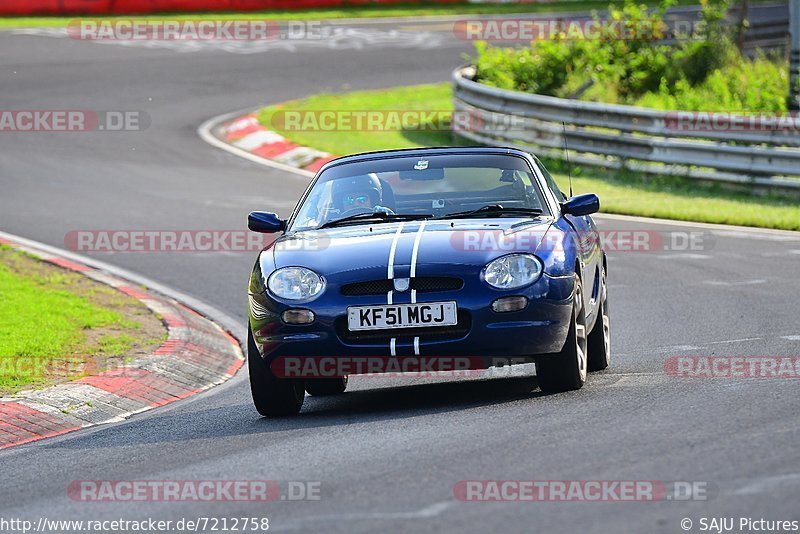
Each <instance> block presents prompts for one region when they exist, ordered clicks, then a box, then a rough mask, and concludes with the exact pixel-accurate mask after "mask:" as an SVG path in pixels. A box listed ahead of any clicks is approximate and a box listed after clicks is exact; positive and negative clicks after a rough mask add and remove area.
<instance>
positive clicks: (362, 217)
mask: <svg viewBox="0 0 800 534" xmlns="http://www.w3.org/2000/svg"><path fill="white" fill-rule="evenodd" d="M430 217H432V215H431V214H430V213H420V214H417V213H414V214H411V213H407V214H403V213H386V212H383V211H376V212H373V213H357V214H355V215H350V216H348V217H342V218H341V219H334V220H332V221H328V222H326V223H325V224H322V225H320V226H319V227H317V229H318V230H321V229H323V228H330V227H332V226H339V225H340V224H348V223H351V222H362V221H377V222H389V221H416V220H418V219H428V218H430Z"/></svg>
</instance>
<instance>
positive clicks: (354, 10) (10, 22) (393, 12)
mask: <svg viewBox="0 0 800 534" xmlns="http://www.w3.org/2000/svg"><path fill="white" fill-rule="evenodd" d="M642 3H643V4H646V5H653V6H654V5H656V3H657V2H656V1H655V0H644V1H643V2H642ZM695 4H697V1H696V0H678V2H677V5H695ZM606 8H608V1H607V0H588V1H586V2H581V1H579V0H561V1H552V2H541V3H535V4H525V5H519V4H513V3H488V4H468V3H465V4H449V5H419V4H407V5H396V6H389V7H387V6H358V7H356V6H347V7H342V8H338V9H288V10H287V9H283V10H277V9H276V10H263V11H249V12H212V13H185V12H184V13H158V14H152V15H131V16H124V15H119V16H114V17H98V16H93V15H87V16H84V17H81V16H77V15H76V16H68V17H0V28H3V27H6V28H19V27H39V26H66V25H67V24H68V23H69V22H70V21H74V20H76V19H80V18H86V19H103V20H113V19H115V18H116V19H124V20H137V21H144V20H163V19H165V18H169V19H170V20H195V21H201V20H275V21H280V20H333V19H350V18H354V19H355V18H388V17H424V16H448V15H450V16H457V15H502V14H510V13H556V12H569V11H580V12H588V11H591V10H593V9H596V10H604V9H606Z"/></svg>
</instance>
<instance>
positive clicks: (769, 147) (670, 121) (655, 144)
mask: <svg viewBox="0 0 800 534" xmlns="http://www.w3.org/2000/svg"><path fill="white" fill-rule="evenodd" d="M474 74H475V70H474V67H461V68H459V69H456V70H455V71H454V72H453V81H454V90H453V103H454V106H455V110H456V111H457V112H460V113H459V114H457V115H456V116H455V119H454V125H453V129H454V131H455V132H456V134H457V135H460V136H461V137H464V138H466V139H468V140H470V141H473V142H477V143H481V144H489V145H504V146H513V147H517V148H521V149H524V150H533V151H535V152H536V153H537V154H538V155H545V156H550V157H556V158H561V157H563V149H564V135H565V131H564V130H565V129H566V137H567V140H568V145H569V149H570V152H571V153H576V155H574V156H571V157H572V159H573V161H576V162H579V163H584V164H589V165H598V166H602V167H612V168H628V169H632V170H637V171H642V172H649V173H656V174H672V175H682V176H688V177H691V178H698V179H703V180H713V181H720V182H727V183H734V184H747V185H751V186H762V187H764V188H769V189H775V188H778V189H790V190H794V191H800V135H798V133H797V130H793V131H791V132H786V131H730V130H728V131H715V130H713V129H711V130H709V131H702V132H699V131H690V130H684V129H681V128H679V127H676V122H677V121H679V120H680V118H681V115H680V113H691V112H666V111H659V110H654V109H648V108H640V107H634V106H621V105H614V104H602V103H596V102H583V101H580V100H571V99H564V98H556V97H551V96H544V95H537V94H532V93H522V92H517V91H508V90H504V89H498V88H495V87H490V86H487V85H483V84H480V83H477V82H475V81H473V77H474ZM459 117H461V118H459ZM463 117H468V118H469V119H468V120H463ZM562 121H563V123H564V124H565V125H566V126H564V125H562ZM798 121H799V122H800V119H798ZM734 143H735V144H734Z"/></svg>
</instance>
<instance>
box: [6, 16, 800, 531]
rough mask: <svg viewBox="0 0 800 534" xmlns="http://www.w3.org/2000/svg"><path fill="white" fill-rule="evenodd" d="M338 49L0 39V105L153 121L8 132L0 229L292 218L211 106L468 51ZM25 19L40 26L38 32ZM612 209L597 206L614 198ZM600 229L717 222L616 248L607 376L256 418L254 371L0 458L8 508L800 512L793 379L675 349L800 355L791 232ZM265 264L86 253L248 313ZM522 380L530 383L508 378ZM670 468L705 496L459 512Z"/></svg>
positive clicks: (355, 386) (299, 525)
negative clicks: (205, 483) (274, 487)
mask: <svg viewBox="0 0 800 534" xmlns="http://www.w3.org/2000/svg"><path fill="white" fill-rule="evenodd" d="M352 27H353V28H358V29H359V30H358V32H354V33H352V34H351V35H350V36H349V38H348V39H343V40H342V42H339V43H337V44H336V46H335V47H333V48H331V47H330V46H321V45H319V44H315V45H297V46H295V47H293V48H270V49H265V50H249V51H246V52H244V53H242V51H241V50H220V49H214V48H200V49H193V50H189V49H180V48H174V47H166V46H165V47H162V46H154V47H143V46H119V45H111V44H98V43H92V42H85V41H76V40H72V39H69V38H66V37H64V36H58V35H51V34H47V32H44V33H45V34H43V35H29V34H24V33H23V34H17V33H15V32H12V31H2V32H0V107H2V108H3V109H92V110H139V111H145V112H146V113H147V114H148V115H149V116H150V118H151V121H152V123H151V125H150V126H149V128H147V129H146V130H145V131H142V132H99V131H98V132H90V133H41V132H38V133H33V132H31V133H16V134H12V133H0V143H1V144H0V147H2V148H1V149H0V229H2V230H5V231H8V232H11V233H14V234H17V235H21V236H24V237H27V238H31V239H35V240H39V241H42V242H45V243H48V244H51V245H55V246H60V247H63V246H64V235H65V233H66V232H68V231H70V230H87V229H100V230H102V229H137V230H142V229H151V230H155V229H230V230H234V229H243V228H244V227H245V221H246V215H247V213H248V212H249V211H250V210H257V209H264V210H274V211H277V212H279V213H280V214H282V215H286V214H288V213H289V211H290V210H291V208H292V207H293V206H294V203H295V201H296V199H297V198H298V196H299V195H300V193H301V192H302V190H303V189H304V187H305V186H306V180H305V179H303V178H301V177H298V176H295V175H292V174H286V173H283V172H279V171H276V170H272V169H269V168H266V167H262V166H259V165H256V164H254V163H251V162H248V161H245V160H242V159H240V158H237V157H236V156H233V155H230V154H228V153H226V152H224V151H221V150H219V149H216V148H213V147H211V146H209V145H208V144H206V143H205V142H204V141H202V140H201V139H200V138H199V137H198V136H197V133H196V129H197V127H198V126H199V125H200V124H201V123H202V122H204V121H205V120H207V119H209V118H210V117H213V116H215V115H219V114H222V113H226V112H230V111H233V110H236V109H243V108H249V107H253V106H256V105H259V104H266V103H273V102H280V101H284V100H288V99H291V98H294V97H298V96H302V95H307V94H313V93H317V92H320V91H325V90H334V91H335V90H342V89H348V88H354V89H367V88H380V87H389V86H394V85H405V84H416V83H423V82H437V81H445V80H447V79H448V77H449V75H450V72H451V70H452V69H453V68H455V67H456V66H458V65H459V64H461V63H462V62H463V59H462V57H461V55H462V53H464V52H470V50H471V46H470V45H469V43H465V42H463V41H458V40H456V39H454V38H453V37H452V34H449V33H448V32H445V31H434V30H433V29H430V28H429V29H427V30H426V29H425V28H424V27H423V28H421V30H420V31H422V32H425V33H422V34H419V33H418V32H417V33H415V31H414V27H413V26H412V27H408V28H405V29H401V31H405V32H407V33H406V34H403V33H401V34H392V35H387V32H388V30H386V29H385V27H384V25H381V24H374V25H368V24H367V25H364V24H362V25H356V24H354V25H352ZM27 33H36V32H27ZM601 201H602V199H601ZM600 225H601V229H602V230H608V231H611V230H620V231H622V230H639V231H656V232H682V233H684V232H690V231H695V232H700V233H702V232H706V234H705V238H706V239H705V240H704V241H703V243H704V245H703V247H702V248H701V249H700V250H690V251H685V250H663V251H658V252H639V253H634V252H623V251H618V252H613V251H612V252H610V253H609V257H610V260H609V263H610V267H609V269H610V274H609V283H610V290H611V299H612V301H611V304H612V320H613V350H614V359H613V361H612V367H611V368H610V369H609V370H607V371H605V372H601V373H596V374H593V375H590V377H589V382H588V384H587V386H586V387H584V388H583V389H582V390H580V391H578V392H573V393H567V394H560V395H553V396H544V395H542V394H541V393H540V392H539V391H538V389H535V378H533V376H532V374H531V373H522V374H521V376H514V377H510V378H509V377H502V376H501V377H498V378H493V379H489V380H475V379H469V380H464V379H460V380H451V381H443V380H436V379H427V380H417V381H415V380H400V379H368V378H361V379H355V380H353V381H352V382H351V387H350V388H349V390H348V392H347V393H346V394H344V395H341V396H338V397H334V398H328V399H320V398H308V399H306V405H305V407H304V408H303V412H302V413H301V414H300V416H298V417H294V418H290V419H284V420H267V419H262V418H260V417H259V416H258V414H257V413H256V411H255V409H254V408H253V406H252V404H251V399H250V391H249V387H248V384H247V372H246V370H243V371H240V372H239V374H238V375H237V376H236V377H235V378H234V379H233V380H231V381H230V382H228V383H226V384H224V385H222V386H219V387H217V388H214V389H212V390H210V391H208V392H206V393H204V394H201V395H198V396H196V397H193V398H190V399H188V400H186V401H182V402H178V403H175V404H173V405H170V406H168V407H165V408H162V409H157V410H153V411H151V412H148V413H145V414H141V415H138V416H134V417H133V418H131V419H129V420H127V421H124V422H120V423H115V424H111V425H105V426H100V427H96V428H93V429H88V430H84V431H79V432H75V433H72V434H68V435H66V436H63V437H60V438H55V439H51V440H45V441H42V442H38V443H35V444H32V445H26V446H21V447H17V448H14V449H9V450H6V451H2V452H0V480H2V487H0V503H1V504H0V508H2V515H3V516H4V517H6V518H8V517H20V518H26V519H32V520H36V519H38V518H39V517H47V518H50V519H117V518H124V519H144V518H147V517H153V518H157V519H173V520H176V519H180V518H182V517H189V518H192V517H194V518H196V517H218V518H222V517H237V516H238V517H244V516H247V517H262V516H267V517H269V520H270V527H271V530H275V531H312V530H313V531H316V530H321V531H325V532H374V531H385V532H400V531H407V532H418V531H435V532H443V531H447V532H450V531H453V532H486V531H489V530H492V529H495V530H497V529H498V527H502V531H508V532H532V531H536V532H642V533H652V532H655V533H658V532H664V533H672V532H681V531H682V530H681V526H680V521H681V519H682V518H690V519H692V520H693V521H694V522H695V528H694V531H697V529H698V527H697V522H698V521H699V520H700V518H702V517H709V518H710V517H734V518H739V517H752V518H756V519H758V518H766V519H779V520H798V519H800V507H798V506H797V504H798V497H797V496H798V494H799V493H800V447H798V442H800V418H798V411H800V396H798V383H797V381H796V380H777V379H735V380H734V379H689V378H677V377H674V376H670V375H669V374H668V373H665V371H664V365H665V362H666V361H667V358H669V357H670V356H684V355H688V356H798V355H800V321H798V316H800V283H799V282H798V280H797V276H798V272H800V270H799V269H798V266H799V265H800V235H792V234H789V233H777V232H775V233H772V232H764V231H739V230H736V229H724V228H714V229H710V228H706V227H701V226H695V227H693V226H692V225H687V226H675V225H671V224H660V223H659V224H655V223H650V222H640V221H632V220H619V219H615V218H603V219H601V221H600ZM255 256H256V254H255V253H164V252H161V253H130V254H125V253H117V254H95V255H94V257H97V258H100V259H102V260H104V261H106V262H109V263H111V264H114V265H118V266H121V267H124V268H126V269H129V270H131V271H134V272H137V273H140V274H142V275H144V276H147V277H149V278H151V279H153V280H156V281H158V282H160V283H163V284H165V285H168V286H171V287H174V288H176V289H178V290H180V291H182V292H185V293H187V294H189V295H191V296H193V297H196V298H198V299H200V300H202V301H203V302H207V303H209V304H211V305H213V306H216V307H217V308H219V309H220V310H222V311H224V312H225V313H227V314H229V315H230V316H232V317H234V318H236V319H238V320H239V321H240V322H241V323H242V324H244V321H245V320H246V293H245V288H246V281H247V276H248V274H249V271H250V268H251V266H252V262H253V261H254V259H255ZM518 374H519V373H518ZM142 479H148V480H192V479H207V480H208V479H213V480H218V479H226V480H251V479H269V480H276V481H318V482H319V483H320V487H321V493H320V499H319V500H306V501H298V502H274V503H268V504H264V503H260V504H259V503H249V502H212V503H192V502H188V503H187V502H184V503H168V502H135V503H131V502H128V503H97V502H88V503H86V502H76V501H74V500H72V499H70V497H69V496H68V495H67V486H68V485H69V483H70V482H71V481H74V480H142ZM504 479H508V480H521V479H522V480H533V479H536V480H660V481H692V482H703V483H705V484H707V487H708V495H707V499H706V500H689V501H685V502H675V501H663V502H631V503H618V502H617V503H613V502H597V503H581V502H540V503H491V502H475V503H473V502H460V501H459V500H457V499H456V498H455V497H454V494H453V487H454V486H455V485H456V484H457V483H458V482H459V481H462V480H504Z"/></svg>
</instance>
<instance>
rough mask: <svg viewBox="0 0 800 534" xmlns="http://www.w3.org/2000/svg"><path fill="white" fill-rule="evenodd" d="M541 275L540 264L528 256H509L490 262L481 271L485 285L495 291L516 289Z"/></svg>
mask: <svg viewBox="0 0 800 534" xmlns="http://www.w3.org/2000/svg"><path fill="white" fill-rule="evenodd" d="M541 274H542V262H541V261H539V259H538V258H536V256H532V255H530V254H509V255H508V256H503V257H501V258H497V259H496V260H493V261H490V262H489V263H488V264H487V265H486V268H485V269H484V271H483V279H484V280H486V283H487V284H489V285H490V286H492V287H496V288H497V289H516V288H518V287H522V286H527V285H528V284H532V283H533V282H535V281H536V280H538V279H539V277H540V276H541Z"/></svg>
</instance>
